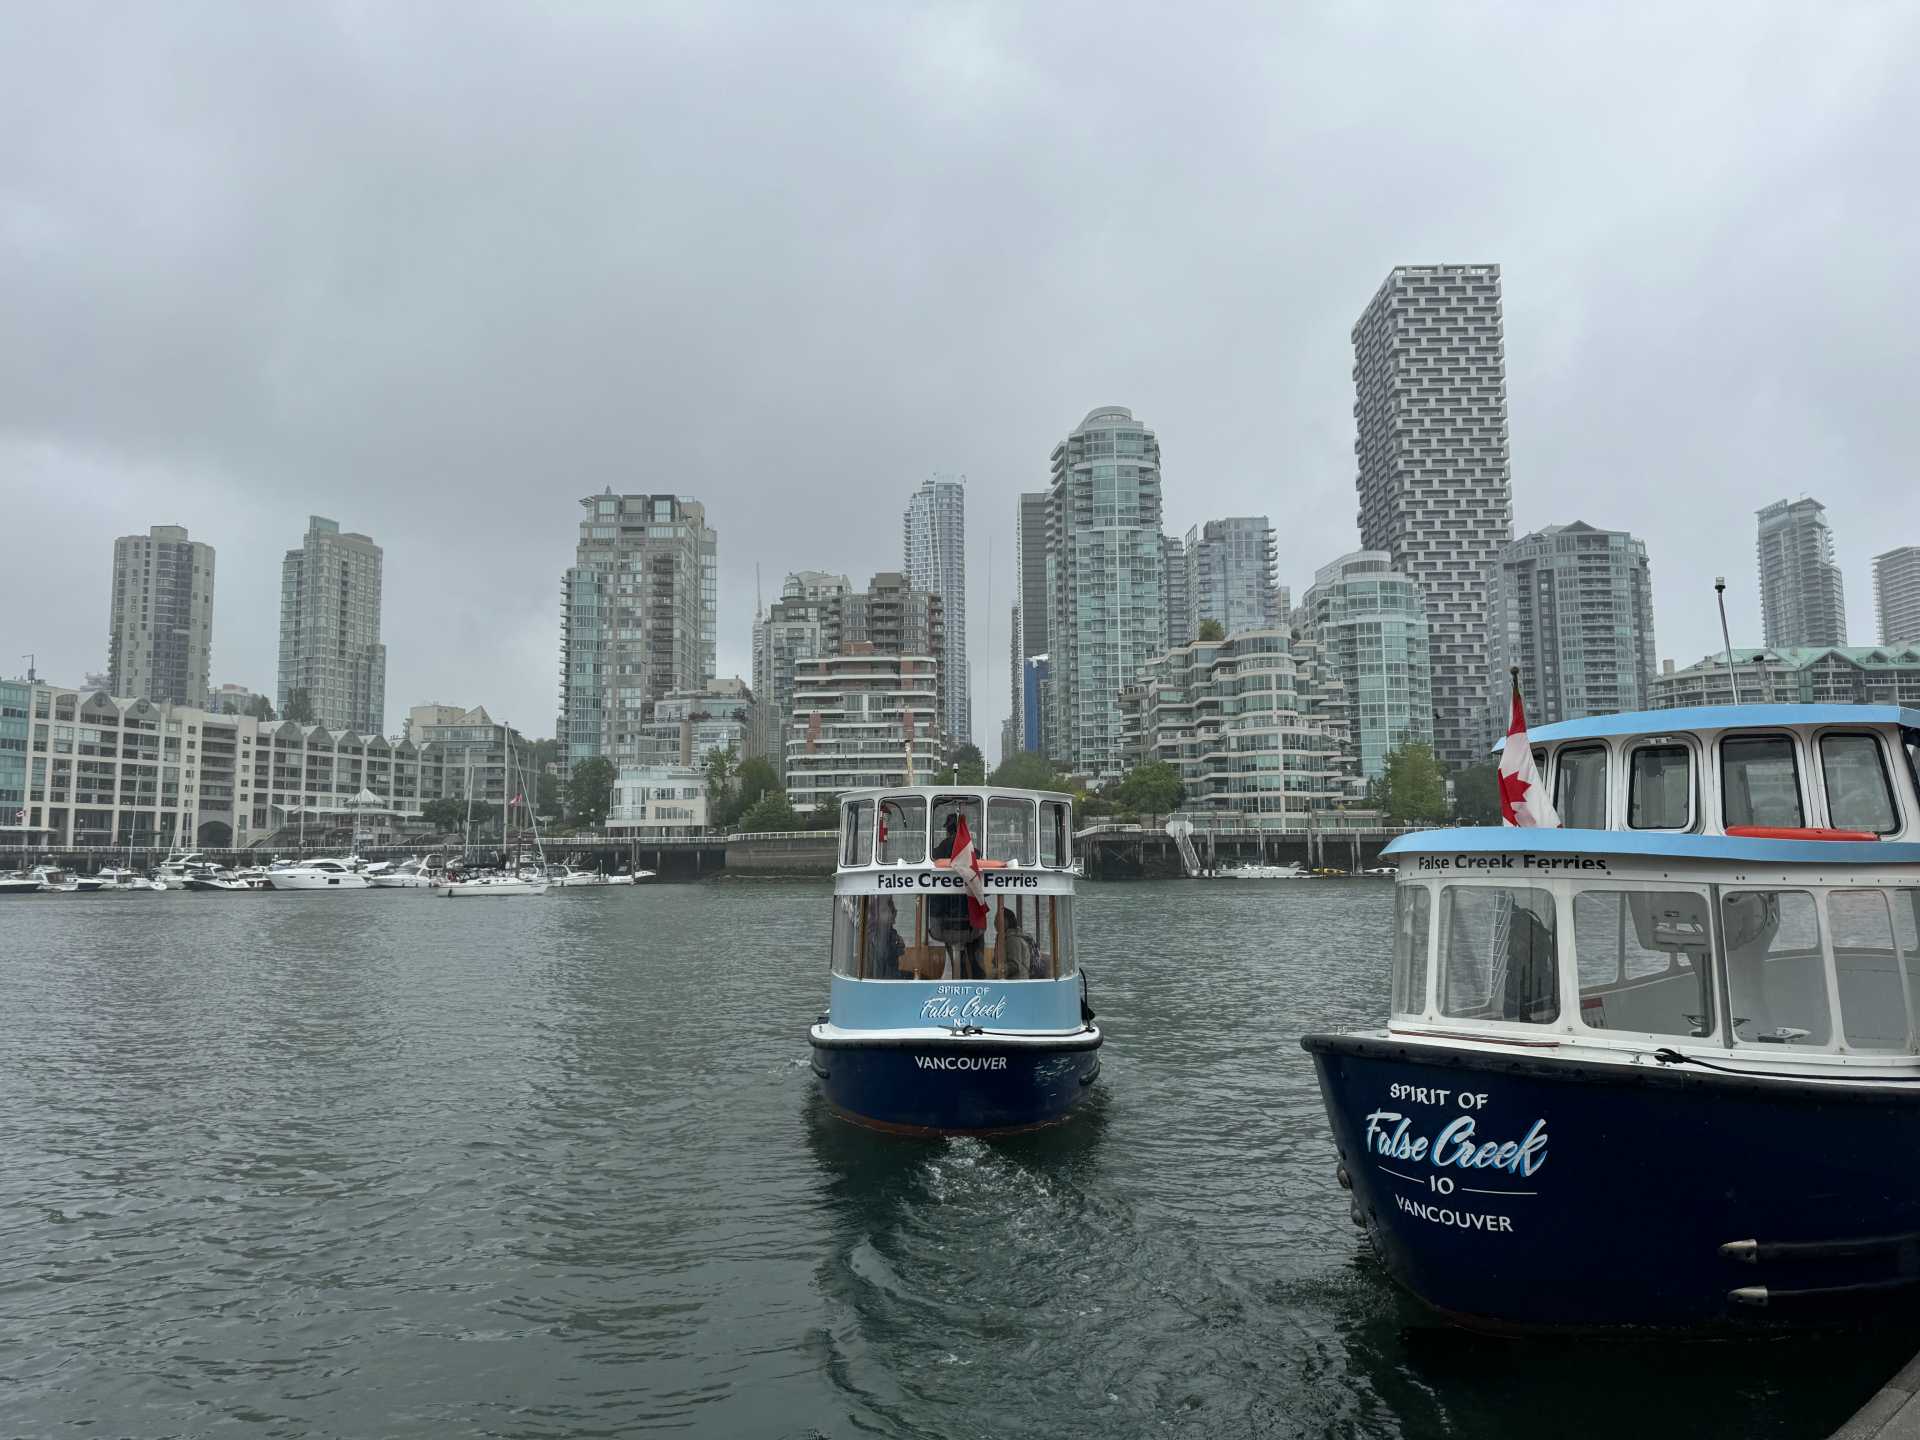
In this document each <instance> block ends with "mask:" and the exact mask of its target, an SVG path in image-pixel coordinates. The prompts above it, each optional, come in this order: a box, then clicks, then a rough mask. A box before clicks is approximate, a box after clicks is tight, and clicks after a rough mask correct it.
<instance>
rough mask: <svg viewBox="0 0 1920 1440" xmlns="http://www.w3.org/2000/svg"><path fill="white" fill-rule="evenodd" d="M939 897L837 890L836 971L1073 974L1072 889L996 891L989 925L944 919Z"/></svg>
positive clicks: (1007, 976)
mask: <svg viewBox="0 0 1920 1440" xmlns="http://www.w3.org/2000/svg"><path fill="white" fill-rule="evenodd" d="M939 899H940V897H934V899H933V901H932V902H931V903H930V902H929V899H928V897H927V896H925V895H912V896H900V897H898V898H896V897H895V896H892V895H887V894H880V895H840V896H836V897H835V898H834V910H833V973H834V974H836V975H842V976H845V977H847V978H848V979H851V980H947V981H963V982H964V981H983V980H1054V979H1059V978H1062V977H1064V976H1068V975H1072V974H1073V973H1074V958H1073V899H1072V897H1071V896H1067V895H1022V896H1014V897H1003V896H995V897H994V900H993V903H992V905H991V906H990V907H989V909H988V913H987V923H986V926H985V927H984V928H983V929H975V928H973V927H972V926H970V925H962V926H958V927H954V926H949V925H946V924H943V923H942V921H941V917H940V915H939V914H938V913H937V910H936V907H937V906H938V904H939ZM961 903H962V904H964V903H965V899H964V897H962V902H961Z"/></svg>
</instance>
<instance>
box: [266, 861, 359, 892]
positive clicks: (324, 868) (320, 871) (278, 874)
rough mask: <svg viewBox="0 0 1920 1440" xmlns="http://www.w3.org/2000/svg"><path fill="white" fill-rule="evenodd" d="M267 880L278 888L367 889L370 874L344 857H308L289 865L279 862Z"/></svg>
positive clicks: (270, 871)
mask: <svg viewBox="0 0 1920 1440" xmlns="http://www.w3.org/2000/svg"><path fill="white" fill-rule="evenodd" d="M267 884H269V885H270V886H272V887H273V888H274V889H275V890H367V889H370V888H372V887H371V886H370V885H369V884H368V883H367V877H366V876H364V875H362V874H360V873H359V872H358V871H357V870H354V869H352V868H351V867H350V866H349V865H347V863H346V862H345V861H343V860H308V861H305V862H302V863H299V864H294V865H288V866H286V867H285V868H284V869H283V868H282V867H281V866H280V865H278V864H276V865H275V866H274V867H273V868H272V869H271V870H269V871H267Z"/></svg>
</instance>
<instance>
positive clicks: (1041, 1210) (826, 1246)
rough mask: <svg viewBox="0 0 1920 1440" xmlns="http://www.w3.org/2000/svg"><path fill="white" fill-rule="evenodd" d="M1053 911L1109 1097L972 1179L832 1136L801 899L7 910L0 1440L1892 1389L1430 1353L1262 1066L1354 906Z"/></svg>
mask: <svg viewBox="0 0 1920 1440" xmlns="http://www.w3.org/2000/svg"><path fill="white" fill-rule="evenodd" d="M1083 895H1084V898H1083V902H1082V904H1083V909H1082V917H1081V925H1080V934H1081V936H1082V940H1083V943H1084V944H1085V945H1086V946H1087V947H1088V950H1087V953H1088V955H1089V956H1090V959H1089V967H1090V969H1091V970H1092V972H1093V982H1094V999H1095V1004H1096V1005H1097V1007H1098V1008H1099V1010H1100V1012H1101V1019H1102V1023H1103V1025H1105V1026H1106V1028H1107V1035H1108V1044H1107V1050H1106V1052H1105V1053H1106V1066H1105V1073H1104V1075H1103V1078H1102V1080H1101V1082H1100V1086H1099V1087H1098V1088H1099V1093H1098V1094H1097V1096H1096V1097H1095V1099H1094V1100H1093V1102H1092V1107H1091V1109H1090V1110H1088V1111H1085V1112H1083V1113H1082V1116H1081V1118H1080V1119H1078V1120H1077V1121H1076V1122H1075V1123H1074V1124H1073V1125H1071V1126H1069V1127H1068V1128H1066V1129H1065V1130H1062V1131H1059V1132H1056V1133H1054V1134H1052V1135H1048V1136H1044V1137H1028V1138H1026V1139H1022V1140H1019V1141H1010V1142H1003V1143H995V1144H984V1143H981V1142H977V1141H947V1142H914V1141H903V1140H899V1139H893V1138H887V1137H881V1136H874V1135H868V1134H866V1133H864V1132H861V1131H858V1130H854V1129H852V1128H849V1127H847V1126H845V1125H844V1124H842V1123H840V1122H838V1121H835V1120H833V1119H831V1118H830V1117H828V1116H827V1115H825V1114H824V1113H823V1112H822V1111H821V1109H820V1107H819V1105H818V1104H817V1102H816V1099H815V1097H814V1093H813V1083H812V1076H811V1073H810V1071H809V1070H808V1068H807V1046H806V1039H805V1027H806V1025H807V1023H808V1022H809V1021H810V1020H811V1019H812V1017H813V1016H814V1015H815V1014H816V1013H817V1012H818V1010H819V1009H820V1007H821V1004H822V1002H823V999H824V995H825V988H826V964H825V960H824V958H823V957H824V954H825V944H826V938H827V921H828V913H829V912H828V904H827V901H826V900H825V898H824V893H823V887H821V886H804V885H785V884H778V885H776V884H768V883H758V884H753V883H732V884H717V885H709V886H706V887H694V886H661V887H656V888H641V889H636V890H612V891H605V892H600V893H576V894H558V893H556V894H554V895H551V896H548V897H547V898H545V899H543V900H525V901H500V902H496V903H492V904H472V905H448V904H445V903H443V902H440V901H437V900H435V899H433V898H432V897H430V896H423V895H418V894H413V893H409V892H404V891H402V892H391V893H368V894H347V895H298V894H294V895H287V894H281V895H260V896H253V895H243V896H224V895H195V894H166V895H153V894H145V895H124V896H122V895H109V896H92V897H88V896H59V897H45V898H35V899H28V900H7V901H0V966H4V970H3V971H0V983H3V984H4V989H0V1434H5V1435H15V1434H20V1435H48V1434H54V1433H67V1432H89V1433H94V1434H100V1435H140V1436H151V1435H202V1434H210V1433H213V1432H215V1431H216V1430H218V1431H222V1432H223V1433H231V1434H248V1433H257V1434H261V1435H342V1436H372V1435H420V1436H427V1435H435V1436H438V1435H451V1434H455V1433H468V1434H484V1435H502V1436H589V1435H591V1436H604V1435H625V1434H633V1433H638V1432H641V1431H647V1430H656V1429H658V1430H673V1431H677V1432H680V1433H682V1434H693V1435H710V1436H763V1435H764V1436H813V1435H832V1436H843V1435H901V1436H908V1435H913V1436H1001V1435H1020V1436H1037V1435H1048V1436H1051V1435H1086V1436H1114V1435H1155V1436H1188V1435H1191V1436H1206V1437H1208V1440H1221V1437H1226V1436H1238V1435H1295V1434H1298V1435H1341V1436H1349V1435H1355V1436H1400V1435H1405V1436H1427V1435H1459V1436H1498V1435H1507V1434H1515V1435H1517V1434H1521V1433H1527V1434H1530V1435H1531V1434H1543V1433H1550V1434H1554V1435H1576V1434H1595V1435H1600V1434H1607V1435H1610V1436H1617V1431H1616V1427H1618V1426H1621V1425H1626V1426H1630V1427H1633V1428H1635V1429H1644V1428H1645V1427H1647V1426H1648V1425H1656V1426H1658V1427H1659V1428H1660V1429H1662V1430H1665V1431H1674V1432H1678V1433H1684V1434H1686V1435H1687V1436H1688V1437H1689V1440H1702V1437H1716V1436H1728V1437H1732V1436H1742V1437H1746V1436H1755V1435H1761V1436H1766V1435H1774V1436H1814V1435H1822V1434H1824V1433H1825V1432H1826V1431H1827V1430H1829V1429H1831V1428H1832V1426H1833V1425H1834V1424H1836V1423H1837V1422H1838V1421H1839V1420H1840V1419H1842V1418H1843V1417H1844V1416H1845V1415H1846V1414H1847V1413H1848V1412H1850V1411H1851V1410H1852V1409H1853V1408H1854V1407H1855V1406H1856V1405H1858V1404H1859V1403H1860V1402H1861V1401H1862V1400H1864V1399H1865V1398H1866V1396H1867V1394H1869V1393H1870V1392H1871V1391H1872V1389H1873V1388H1874V1387H1875V1386H1876V1385H1878V1384H1879V1383H1880V1382H1881V1380H1883V1379H1884V1378H1886V1377H1887V1376H1888V1375H1889V1374H1891V1372H1892V1370H1893V1369H1894V1368H1895V1367H1896V1366H1897V1365H1898V1364H1899V1363H1900V1361H1901V1360H1903V1359H1904V1358H1905V1355H1904V1354H1903V1353H1901V1352H1900V1350H1899V1349H1898V1348H1897V1342H1890V1343H1889V1344H1888V1345H1886V1346H1880V1347H1877V1348H1876V1347H1870V1346H1862V1345H1860V1344H1858V1343H1857V1342H1854V1343H1848V1344H1843V1345H1836V1344H1811V1343H1807V1342H1787V1343H1779V1342H1776V1343H1771V1344H1765V1345H1741V1346H1726V1345H1722V1346H1704V1347H1703V1346H1692V1347H1686V1346H1644V1347H1643V1346H1632V1347H1628V1346H1606V1347H1594V1346H1591V1345H1589V1346H1547V1345H1539V1344H1531V1345H1522V1344H1509V1343H1502V1342H1497V1341H1490V1340H1486V1339H1482V1338H1474V1337H1468V1336H1463V1335H1461V1334H1459V1333H1457V1332H1451V1331H1446V1330H1439V1329H1435V1328H1433V1327H1432V1326H1431V1325H1429V1324H1428V1323H1427V1322H1426V1321H1425V1319H1424V1317H1423V1316H1422V1314H1421V1312H1420V1311H1419V1310H1418V1309H1417V1308H1416V1307H1414V1306H1413V1305H1411V1304H1410V1303H1409V1302H1407V1301H1405V1300H1403V1299H1402V1298H1401V1297H1400V1296H1399V1295H1398V1293H1397V1292H1396V1291H1395V1290H1394V1289H1393V1288H1392V1286H1391V1285H1389V1284H1388V1282H1387V1281H1386V1280H1385V1279H1384V1278H1383V1277H1382V1276H1381V1274H1380V1273H1379V1271H1378V1269H1377V1268H1376V1266H1375V1265H1374V1264H1373V1262H1372V1260H1371V1259H1370V1257H1369V1256H1368V1255H1367V1253H1366V1251H1365V1248H1364V1245H1363V1244H1362V1242H1361V1241H1360V1239H1359V1236H1358V1232H1356V1231H1355V1230H1354V1229H1353V1228H1352V1226H1351V1225H1350V1224H1349V1223H1348V1220H1347V1202H1346V1197H1345V1195H1344V1194H1343V1193H1342V1192H1340V1191H1339V1190H1338V1189H1337V1188H1336V1187H1335V1185H1334V1183H1333V1158H1332V1150H1331V1146H1330V1144H1329V1142H1328V1141H1327V1139H1326V1135H1325V1127H1324V1122H1323V1119H1322V1116H1321V1111H1320V1104H1319V1099H1318V1095H1317V1092H1316V1090H1315V1086H1314V1082H1313V1076H1312V1071H1311V1068H1310V1066H1309V1064H1308V1062H1307V1058H1306V1056H1305V1055H1304V1054H1303V1053H1302V1052H1301V1051H1300V1049H1299V1047H1298V1045H1297V1043H1296V1041H1297V1037H1298V1036H1299V1034H1300V1032H1301V1031H1303V1030H1305V1029H1309V1028H1318V1027H1324V1026H1332V1027H1344V1026H1351V1025H1357V1024H1362V1023H1367V1022H1370V1021H1372V1020H1373V1019H1374V1018H1375V1017H1376V1016H1377V1015H1379V1014H1380V1013H1382V1012H1383V1010H1384V1006H1385V1002H1386V992H1385V983H1386V978H1385V969H1384V966H1383V965H1382V964H1381V963H1380V953H1381V947H1382V945H1383V943H1384V937H1385V936H1386V935H1387V933H1388V918H1389V908H1390V899H1391V891H1390V888H1389V887H1388V886H1386V885H1383V884H1379V883H1376V882H1365V881H1356V882H1349V883H1326V884H1297V885H1284V884H1282V885H1218V886H1208V887H1201V886H1194V885H1136V886H1090V887H1087V888H1086V890H1085V891H1084V892H1083ZM1622 1221H1623V1223H1627V1224H1631V1223H1632V1217H1630V1216H1625V1217H1622Z"/></svg>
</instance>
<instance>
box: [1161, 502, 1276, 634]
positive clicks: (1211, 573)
mask: <svg viewBox="0 0 1920 1440" xmlns="http://www.w3.org/2000/svg"><path fill="white" fill-rule="evenodd" d="M1182 558H1183V559H1184V561H1185V564H1186V572H1187V573H1186V587H1185V588H1186V603H1187V608H1188V614H1189V625H1188V631H1189V634H1190V635H1198V634H1199V633H1200V626H1201V624H1202V623H1203V622H1205V621H1208V620H1211V621H1213V622H1214V623H1215V624H1217V625H1219V627H1220V630H1221V633H1222V634H1223V635H1238V634H1240V633H1241V632H1242V631H1244V630H1263V629H1265V628H1267V627H1268V626H1271V625H1278V624H1281V623H1282V622H1283V621H1284V620H1285V619H1286V610H1287V606H1286V602H1285V600H1284V599H1282V595H1283V593H1284V592H1282V590H1281V588H1280V585H1279V582H1278V577H1277V575H1276V573H1275V572H1276V570H1277V569H1278V567H1279V564H1280V545H1279V541H1277V540H1276V539H1275V538H1274V534H1273V527H1272V526H1271V525H1269V524H1268V523H1267V517H1266V516H1264V515H1236V516H1234V517H1232V518H1231V519H1227V520H1209V521H1207V523H1206V524H1204V525H1196V526H1195V527H1194V528H1193V529H1191V530H1189V531H1187V541H1186V545H1185V547H1184V551H1183V556H1182ZM1172 623H1173V622H1172V616H1171V614H1170V615H1169V617H1168V625H1169V628H1170V630H1171V626H1172ZM1169 638H1171V633H1170V634H1169Z"/></svg>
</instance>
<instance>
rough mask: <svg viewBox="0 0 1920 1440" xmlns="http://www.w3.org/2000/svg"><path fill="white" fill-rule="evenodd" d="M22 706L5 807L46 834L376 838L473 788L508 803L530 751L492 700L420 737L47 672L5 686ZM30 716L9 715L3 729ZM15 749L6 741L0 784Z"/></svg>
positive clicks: (142, 841) (488, 802)
mask: <svg viewBox="0 0 1920 1440" xmlns="http://www.w3.org/2000/svg"><path fill="white" fill-rule="evenodd" d="M14 709H25V710H26V711H27V712H28V713H27V715H26V716H25V727H24V728H25V733H24V734H23V735H22V736H20V737H19V738H21V739H23V740H24V742H25V746H26V748H25V752H24V753H25V756H26V762H27V763H26V773H25V781H24V785H23V787H22V788H23V790H24V794H23V796H22V798H21V800H20V801H19V802H17V803H16V804H14V805H13V806H12V807H11V809H10V810H9V811H8V812H7V813H8V814H9V815H14V814H17V812H19V811H21V810H24V811H25V812H26V814H25V816H24V818H22V819H19V820H17V821H15V824H16V825H17V826H18V827H20V829H21V830H23V831H24V833H25V835H26V837H27V838H28V839H30V841H31V843H33V844H36V845H40V844H45V845H51V846H56V847H66V846H76V845H77V846H86V845H99V846H125V845H137V846H206V847H209V848H213V847H226V846H248V845H256V844H263V843H266V842H268V841H269V840H272V839H274V837H277V836H278V837H287V836H288V834H289V832H292V833H295V834H305V835H306V837H307V839H308V840H309V841H310V843H314V844H321V843H326V841H327V838H328V837H329V836H337V835H342V834H351V833H352V832H354V831H356V830H357V831H359V832H360V833H362V834H363V835H365V836H366V837H367V838H369V839H371V840H374V841H378V840H381V839H383V838H387V837H390V836H392V835H393V834H395V833H396V832H397V831H398V829H399V828H400V827H402V826H405V825H407V824H409V823H416V824H417V823H418V822H420V821H421V819H422V807H423V806H424V805H426V804H427V803H428V802H430V801H434V800H442V799H461V798H464V797H466V796H467V795H468V794H469V793H470V787H471V793H472V795H473V797H474V800H473V803H474V805H475V807H476V808H485V809H487V810H488V812H489V813H491V812H493V811H495V810H497V808H498V806H499V805H500V803H501V801H502V800H503V799H504V798H506V790H505V778H506V771H505V755H506V746H507V745H508V744H509V743H511V745H512V747H513V756H514V760H513V764H514V779H515V788H516V789H518V788H519V785H520V783H521V782H520V776H521V775H522V774H523V773H525V771H524V770H523V767H526V766H527V765H528V764H529V762H530V749H529V747H527V745H526V742H525V741H524V740H522V739H521V738H520V737H519V735H518V734H517V733H516V732H514V731H512V730H511V729H510V728H509V727H507V726H502V725H499V724H497V723H496V722H494V721H493V720H492V719H491V718H490V717H487V715H486V712H485V711H484V710H476V711H470V712H463V718H465V717H472V723H470V724H466V725H461V726H442V727H438V733H436V734H432V735H430V736H429V737H428V738H427V740H426V741H425V742H424V743H420V744H416V743H415V742H414V741H412V740H400V741H397V742H396V741H392V740H389V739H387V738H386V737H385V736H382V735H362V734H360V733H358V732H356V731H351V730H342V729H329V728H327V727H325V726H321V725H303V724H300V723H298V722H296V721H292V720H283V721H278V722H275V721H267V720H258V719H255V718H254V717H253V716H251V715H222V714H216V713H214V712H212V711H210V710H205V709H202V708H200V707H198V706H187V705H172V704H155V703H154V702H153V701H150V700H142V699H133V698H128V697H124V696H122V697H116V696H112V695H109V694H108V693H107V692H106V691H104V690H73V689H67V688H64V687H61V686H54V685H44V684H33V685H25V686H22V685H19V684H17V683H9V685H8V686H6V687H4V688H0V711H8V710H14ZM20 725H21V721H20V719H19V718H18V717H10V716H7V715H4V714H0V740H4V739H6V738H8V737H9V736H10V735H11V733H12V730H13V729H14V728H18V727H20ZM15 753H19V752H15V751H13V750H11V749H10V748H8V747H6V746H4V745H0V786H4V784H5V782H4V777H5V775H6V774H7V773H8V767H7V766H6V764H5V757H6V756H8V755H11V754H15ZM7 788H10V787H7ZM279 843H288V841H287V839H286V838H282V839H281V841H280V842H279Z"/></svg>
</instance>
